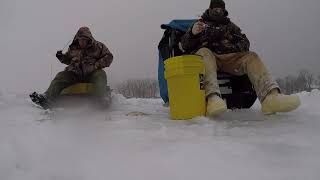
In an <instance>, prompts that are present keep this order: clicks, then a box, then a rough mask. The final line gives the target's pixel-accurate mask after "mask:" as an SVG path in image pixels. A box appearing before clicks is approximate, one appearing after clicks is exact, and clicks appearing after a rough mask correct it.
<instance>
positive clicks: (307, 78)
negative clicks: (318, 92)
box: [276, 70, 320, 94]
mask: <svg viewBox="0 0 320 180" xmlns="http://www.w3.org/2000/svg"><path fill="white" fill-rule="evenodd" d="M276 81H277V82H278V84H279V86H280V88H281V89H282V91H283V92H284V93H286V94H292V93H297V92H301V91H311V90H313V89H319V87H320V74H319V75H318V76H315V75H314V74H312V73H310V72H309V71H307V70H301V71H300V72H299V73H298V75H296V76H293V75H288V76H286V77H284V78H278V79H276Z"/></svg>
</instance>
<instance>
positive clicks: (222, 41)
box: [181, 13, 250, 54]
mask: <svg viewBox="0 0 320 180" xmlns="http://www.w3.org/2000/svg"><path fill="white" fill-rule="evenodd" d="M199 21H201V22H204V23H205V24H207V27H206V29H205V31H203V32H202V33H200V34H198V35H193V34H192V27H191V28H190V29H189V30H188V31H187V32H186V34H185V35H184V36H183V37H182V38H181V46H182V48H183V50H184V51H186V53H194V52H195V51H197V50H199V49H200V48H202V47H207V48H209V49H210V50H212V51H213V52H215V53H217V54H228V53H236V52H244V51H249V48H250V42H249V40H248V39H247V37H246V35H245V34H242V32H241V29H240V28H239V27H238V26H237V25H235V24H234V23H232V22H231V21H230V19H229V18H227V17H221V18H219V19H214V18H210V17H208V16H207V14H206V13H204V15H202V19H200V20H199Z"/></svg>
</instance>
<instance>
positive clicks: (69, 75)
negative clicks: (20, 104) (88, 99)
mask: <svg viewBox="0 0 320 180" xmlns="http://www.w3.org/2000/svg"><path fill="white" fill-rule="evenodd" d="M56 57H57V58H58V59H59V61H60V62H61V63H63V64H66V65H67V67H66V68H65V70H64V71H62V72H60V73H58V74H57V75H56V77H55V78H54V80H53V81H52V82H51V84H50V86H49V88H48V90H47V91H46V92H45V93H44V94H38V93H33V94H32V95H30V97H31V99H32V101H33V102H35V103H37V104H38V105H40V106H42V107H43V108H45V109H48V108H49V107H50V104H51V103H52V102H54V100H55V99H56V98H57V97H58V96H59V95H60V93H61V91H62V90H63V89H65V88H66V87H69V86H71V85H73V84H76V83H93V84H94V85H95V90H96V92H95V95H96V96H98V97H103V96H104V95H105V93H106V86H107V75H106V73H105V71H104V70H103V68H105V67H109V66H110V64H111V63H112V61H113V55H112V54H111V53H110V51H109V50H108V48H107V47H106V46H105V45H104V44H103V43H101V42H99V41H96V40H95V39H94V38H93V36H92V34H91V32H90V30H89V28H87V27H82V28H80V29H79V31H78V32H77V34H76V35H75V37H74V39H73V42H72V44H71V45H70V46H69V50H68V51H67V52H66V54H63V53H62V51H58V52H57V54H56Z"/></svg>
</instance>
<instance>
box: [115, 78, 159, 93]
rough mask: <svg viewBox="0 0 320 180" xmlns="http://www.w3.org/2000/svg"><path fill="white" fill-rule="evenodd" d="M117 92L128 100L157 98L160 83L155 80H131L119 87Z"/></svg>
mask: <svg viewBox="0 0 320 180" xmlns="http://www.w3.org/2000/svg"><path fill="white" fill-rule="evenodd" d="M116 89H117V92H118V93H120V94H122V95H123V96H125V97H127V98H133V97H134V98H156V97H158V94H159V86H158V81H157V80H154V79H131V80H127V81H124V82H122V83H120V84H118V85H117V87H116Z"/></svg>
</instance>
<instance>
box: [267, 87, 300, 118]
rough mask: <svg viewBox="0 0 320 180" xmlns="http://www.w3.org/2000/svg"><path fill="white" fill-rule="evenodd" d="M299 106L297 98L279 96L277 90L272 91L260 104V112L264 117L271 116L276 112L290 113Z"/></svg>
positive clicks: (293, 96) (294, 96) (295, 96)
mask: <svg viewBox="0 0 320 180" xmlns="http://www.w3.org/2000/svg"><path fill="white" fill-rule="evenodd" d="M300 104H301V101H300V98H299V96H297V95H284V94H280V93H279V92H278V90H276V89H275V90H272V91H271V92H270V94H269V95H268V96H267V97H266V98H265V100H264V101H263V102H262V103H261V111H262V112H263V113H264V114H265V115H271V114H275V113H277V112H290V111H293V110H295V109H297V108H298V107H299V106H300Z"/></svg>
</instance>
